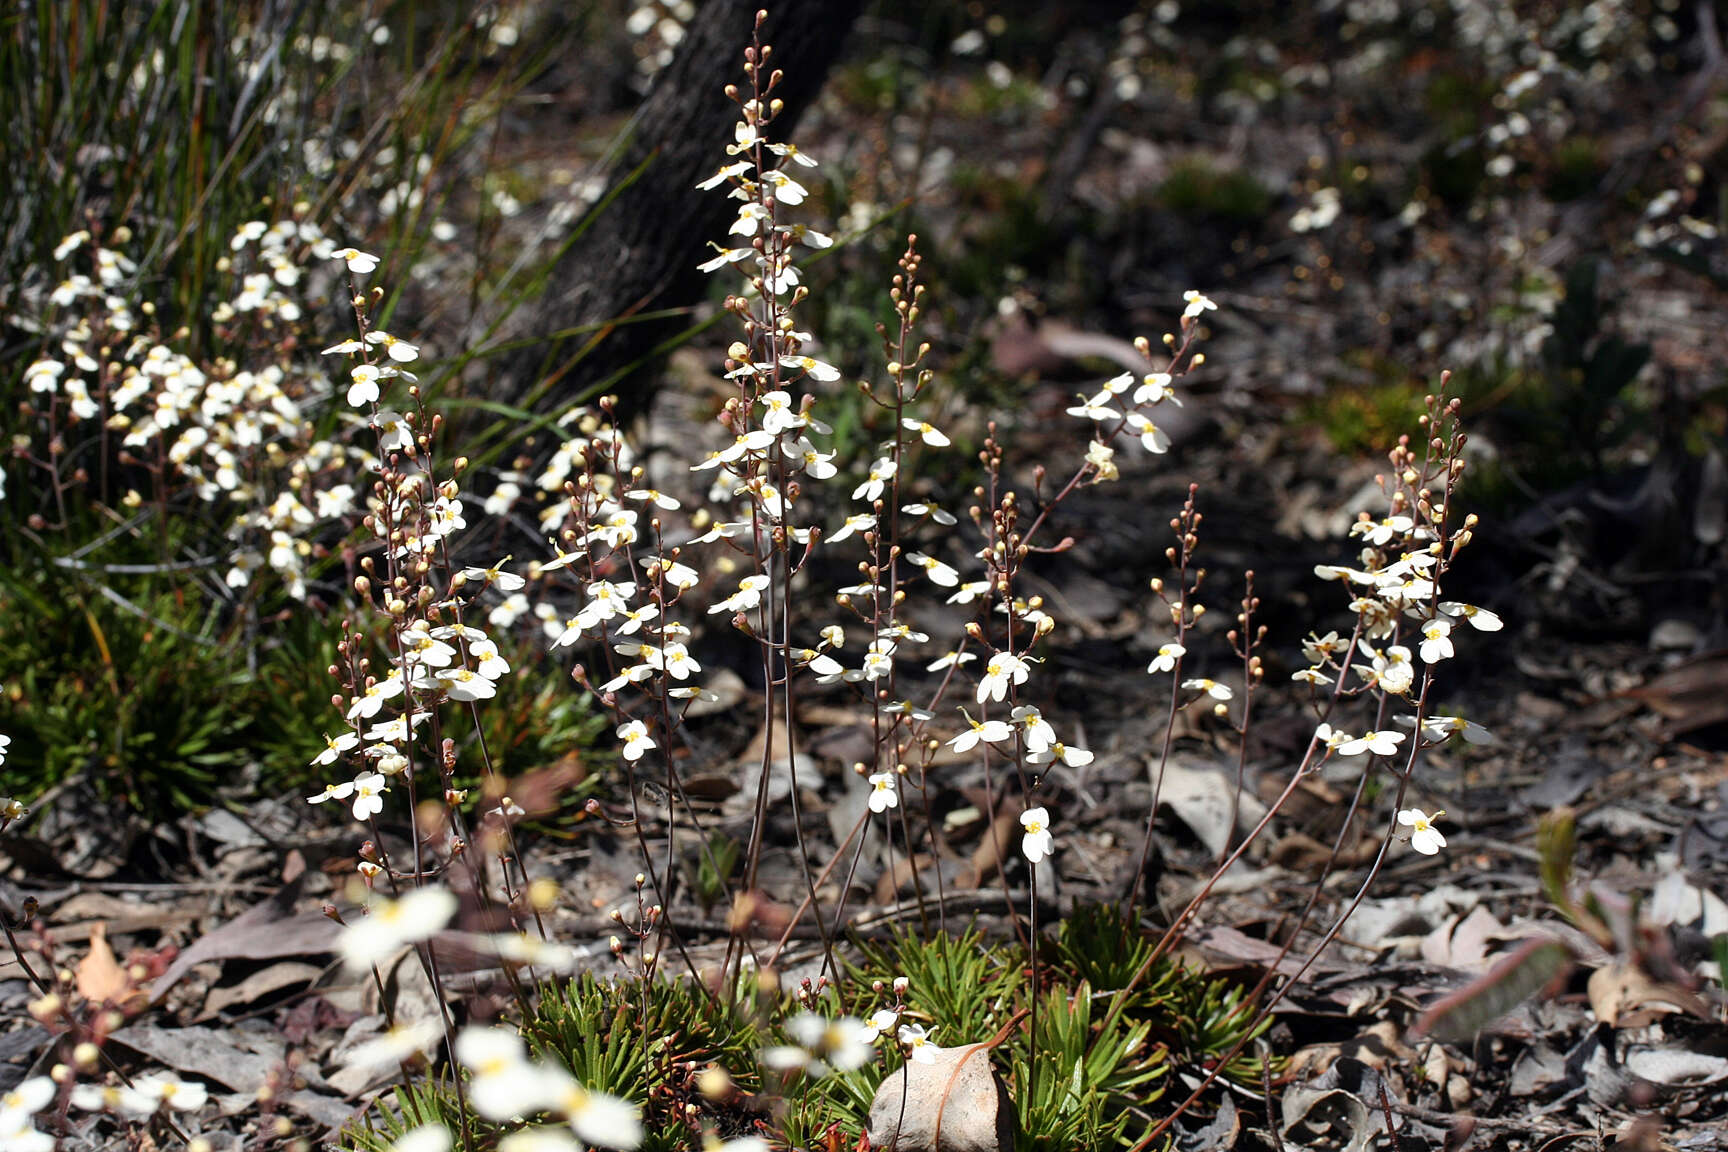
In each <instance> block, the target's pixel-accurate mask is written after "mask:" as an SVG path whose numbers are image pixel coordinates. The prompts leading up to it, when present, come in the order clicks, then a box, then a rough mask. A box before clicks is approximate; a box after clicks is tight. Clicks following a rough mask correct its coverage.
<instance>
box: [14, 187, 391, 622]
mask: <svg viewBox="0 0 1728 1152" xmlns="http://www.w3.org/2000/svg"><path fill="white" fill-rule="evenodd" d="M128 238H129V237H128V234H127V232H126V231H125V230H124V229H120V230H117V231H116V232H115V233H114V235H113V236H112V237H110V238H109V241H108V243H104V242H102V241H101V240H99V239H98V238H96V237H95V236H93V235H92V234H91V233H90V232H88V231H80V232H76V233H74V234H72V235H71V236H68V237H67V238H66V239H65V240H64V241H63V242H62V243H61V244H60V245H59V247H58V248H57V249H56V250H55V257H56V259H57V260H59V261H60V262H61V264H62V269H61V270H62V271H64V272H65V273H66V274H65V276H64V278H63V279H61V280H60V282H59V284H58V285H57V286H56V287H55V288H54V290H53V291H52V292H50V293H48V295H47V297H46V299H45V300H43V301H41V302H40V303H41V305H42V307H43V308H44V315H43V317H42V318H41V320H40V321H39V325H40V326H41V327H42V329H43V330H44V331H47V332H50V333H53V336H52V338H51V339H50V340H49V342H48V343H47V344H46V345H45V346H44V348H43V351H42V353H41V354H40V355H39V356H38V357H37V359H35V360H34V361H32V362H31V363H30V364H29V365H28V366H27V367H26V368H25V371H24V378H25V386H26V389H27V391H28V393H29V396H30V399H31V402H32V404H33V406H34V415H35V426H36V428H37V429H38V430H39V435H38V436H35V437H32V444H31V447H30V449H29V451H28V452H27V453H26V454H25V458H26V459H28V460H29V461H30V462H31V463H33V464H34V465H35V466H36V468H37V470H38V473H39V474H40V475H41V476H43V477H44V478H45V482H46V483H47V484H48V485H49V486H50V487H55V488H64V487H65V486H66V485H67V484H68V482H69V480H70V479H71V478H72V477H74V476H75V475H76V474H77V470H78V469H79V468H84V469H86V470H89V471H94V470H95V469H94V467H93V465H94V463H95V462H96V460H97V459H98V458H100V460H101V461H102V462H103V463H104V464H106V462H107V459H108V454H109V453H111V452H112V453H114V454H115V456H116V458H117V460H118V461H119V463H121V464H132V465H137V466H138V467H140V468H141V469H142V470H143V472H144V473H146V474H148V475H150V476H151V477H152V482H153V484H154V485H155V491H152V492H140V491H138V490H137V489H131V490H128V491H126V492H124V493H121V494H120V498H121V501H122V503H124V504H125V505H127V506H129V507H138V506H140V505H143V504H144V503H145V502H146V501H148V502H150V503H151V504H159V505H162V506H164V507H167V506H173V505H174V504H175V501H176V500H177V499H178V498H179V496H180V494H182V493H184V494H185V496H186V498H187V499H189V500H190V501H192V502H193V503H194V506H195V507H199V508H202V507H207V506H215V507H219V508H223V509H232V510H233V517H234V518H233V520H232V522H231V523H230V524H229V526H228V528H227V533H226V534H227V536H228V538H229V539H230V540H231V541H232V542H233V548H232V551H231V553H230V554H229V567H228V569H227V573H226V582H227V584H228V586H229V587H231V588H235V589H240V588H244V587H245V586H247V585H248V584H250V583H251V581H252V579H253V575H254V573H256V572H257V571H258V570H259V569H261V568H266V567H267V568H269V569H271V570H273V571H275V572H276V573H277V574H278V575H279V576H280V577H281V579H282V581H283V583H284V585H285V587H286V588H287V590H288V592H289V594H290V595H292V596H294V597H295V598H297V599H298V598H304V597H305V595H306V593H307V587H306V576H307V568H308V561H309V559H310V557H311V554H312V551H313V546H312V541H313V540H314V539H315V537H316V529H317V528H318V527H320V526H324V525H331V524H336V523H341V522H343V521H344V520H345V518H346V517H347V516H348V515H349V513H350V512H351V511H352V509H353V507H354V503H355V492H354V489H353V487H352V486H351V485H349V484H348V483H347V482H346V481H345V479H344V477H346V476H347V475H349V474H350V473H351V471H352V470H353V469H355V468H357V467H358V468H364V467H368V466H369V465H370V464H371V463H372V458H371V457H370V455H369V453H367V452H366V451H365V450H364V449H362V448H358V447H351V446H349V445H347V444H345V443H343V442H342V441H340V440H337V441H331V440H323V439H318V438H317V437H316V436H315V435H314V434H313V432H312V428H313V421H314V417H315V416H316V414H317V412H318V411H319V409H320V408H321V406H322V404H323V401H324V397H325V393H324V387H325V383H326V382H325V381H324V380H323V379H322V378H321V377H319V376H318V375H317V374H316V373H309V372H307V371H306V370H305V368H304V366H302V365H300V364H298V363H297V362H296V361H295V360H294V359H293V357H292V349H293V347H294V343H295V340H294V335H295V332H294V329H295V328H296V327H297V325H298V324H299V323H300V322H301V321H302V320H303V319H304V316H305V315H306V311H307V307H308V305H307V303H306V301H307V300H308V299H311V298H315V297H316V295H317V294H318V293H319V292H320V291H322V290H323V288H324V287H326V286H327V285H328V282H329V277H328V276H321V275H318V274H317V269H318V268H319V266H320V262H321V261H322V260H323V259H324V258H325V257H327V256H328V255H330V254H331V252H332V250H333V248H334V245H333V244H332V243H331V241H330V240H329V239H328V238H327V237H325V236H324V234H323V233H322V231H321V230H320V229H319V228H318V227H317V226H316V225H315V224H312V223H311V222H310V221H307V220H305V219H300V218H295V219H288V220H281V221H277V222H276V223H274V224H267V223H265V222H264V221H261V220H255V221H250V222H247V223H245V224H243V225H241V226H240V228H239V229H238V230H237V232H236V233H235V235H234V238H233V240H232V242H231V243H230V251H229V254H228V256H227V257H226V258H225V259H224V261H223V270H224V271H225V272H227V273H228V274H229V275H231V276H232V277H233V280H234V285H235V291H234V294H233V296H232V297H231V298H230V299H228V300H226V301H224V302H222V303H220V304H219V305H218V306H217V308H216V309H215V312H214V314H213V316H212V319H213V321H214V322H215V327H216V332H217V335H218V337H219V338H220V339H222V340H223V341H225V342H226V343H227V344H229V345H231V346H235V347H238V348H240V349H243V350H244V355H243V356H241V357H239V358H230V357H219V358H216V359H213V360H210V361H202V362H201V361H196V360H194V359H192V358H191V357H190V356H188V355H187V354H186V353H184V352H182V351H180V350H178V349H177V348H176V347H175V343H176V342H177V341H176V340H174V339H163V338H160V337H159V336H158V335H156V334H154V333H153V330H152V321H153V317H154V310H153V309H151V308H149V307H148V306H146V307H145V308H143V309H142V315H140V314H138V313H135V312H134V311H133V310H132V308H131V307H130V306H129V305H128V304H127V303H126V295H127V294H129V293H130V292H132V291H133V290H134V289H135V288H136V285H135V283H134V278H135V275H136V272H137V269H136V266H135V265H134V263H133V261H132V260H131V259H129V258H128V257H127V256H126V255H125V254H124V253H123V251H122V249H121V246H122V245H124V244H125V242H126V241H127V239H128ZM109 244H112V245H114V246H112V247H111V246H109ZM79 262H82V263H83V264H84V266H86V267H88V268H89V271H88V272H79V271H71V270H70V269H71V266H72V265H74V264H75V263H79ZM84 428H89V429H94V430H95V432H94V434H92V435H83V436H80V437H79V438H78V439H77V440H76V441H71V440H69V439H68V436H67V433H69V432H71V431H72V430H74V429H84ZM38 445H39V446H40V447H37V446H38ZM69 445H73V446H69ZM79 445H81V446H82V447H79ZM92 453H94V454H95V455H94V456H92V455H91V454H92ZM103 474H104V475H106V474H107V473H106V471H104V473H103ZM3 496H4V488H3V486H0V497H3ZM196 514H199V515H204V514H206V513H203V512H199V513H196Z"/></svg>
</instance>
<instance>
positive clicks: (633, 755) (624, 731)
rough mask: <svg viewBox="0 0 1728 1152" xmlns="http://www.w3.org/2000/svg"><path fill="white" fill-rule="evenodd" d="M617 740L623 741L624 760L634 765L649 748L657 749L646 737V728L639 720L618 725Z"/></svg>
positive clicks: (647, 736)
mask: <svg viewBox="0 0 1728 1152" xmlns="http://www.w3.org/2000/svg"><path fill="white" fill-rule="evenodd" d="M618 739H620V740H622V741H624V759H626V760H628V761H630V762H632V763H634V762H636V761H637V760H640V759H642V757H643V755H644V754H646V753H647V751H648V750H649V749H650V748H654V747H657V745H656V744H655V743H654V741H653V740H652V739H651V738H650V737H649V735H648V726H647V725H646V724H644V723H642V721H640V720H631V721H629V722H627V723H624V724H620V725H618Z"/></svg>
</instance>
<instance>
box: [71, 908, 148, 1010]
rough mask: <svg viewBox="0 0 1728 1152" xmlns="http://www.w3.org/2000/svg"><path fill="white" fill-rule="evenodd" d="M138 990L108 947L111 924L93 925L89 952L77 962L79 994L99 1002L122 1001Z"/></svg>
mask: <svg viewBox="0 0 1728 1152" xmlns="http://www.w3.org/2000/svg"><path fill="white" fill-rule="evenodd" d="M135 992H136V989H134V988H133V986H132V980H131V977H129V976H127V975H126V969H124V968H122V967H121V966H120V962H119V961H118V960H116V959H114V949H112V948H110V947H109V946H108V926H107V925H106V924H102V923H100V922H98V923H96V924H92V925H91V926H90V951H89V952H88V953H87V954H86V955H85V957H84V959H83V960H82V961H80V962H79V964H78V994H79V995H80V996H82V997H84V998H85V999H86V1000H89V1001H91V1002H92V1003H96V1004H115V1005H118V1004H121V1003H123V1002H124V1001H125V1000H127V999H128V998H130V996H132V995H133V994H134V993H135Z"/></svg>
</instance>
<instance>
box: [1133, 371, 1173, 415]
mask: <svg viewBox="0 0 1728 1152" xmlns="http://www.w3.org/2000/svg"><path fill="white" fill-rule="evenodd" d="M1170 384H1171V378H1170V373H1168V372H1148V373H1147V374H1146V375H1144V376H1142V377H1141V378H1140V387H1138V388H1136V389H1134V397H1133V399H1134V403H1136V404H1159V403H1162V402H1163V401H1165V400H1168V401H1170V402H1171V403H1172V404H1174V405H1176V406H1177V407H1178V408H1180V407H1181V406H1182V401H1180V400H1178V399H1177V398H1176V393H1175V392H1173V391H1171V388H1170Z"/></svg>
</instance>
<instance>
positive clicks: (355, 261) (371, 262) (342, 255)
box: [330, 248, 378, 276]
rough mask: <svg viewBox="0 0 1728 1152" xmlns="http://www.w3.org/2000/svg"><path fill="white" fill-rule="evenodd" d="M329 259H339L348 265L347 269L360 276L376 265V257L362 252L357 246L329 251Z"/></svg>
mask: <svg viewBox="0 0 1728 1152" xmlns="http://www.w3.org/2000/svg"><path fill="white" fill-rule="evenodd" d="M330 259H332V260H341V261H342V262H344V263H345V264H347V265H348V271H350V272H355V273H358V274H359V275H361V276H364V275H366V274H367V273H368V272H371V271H373V270H374V269H376V268H377V267H378V257H376V256H373V255H371V254H370V253H367V252H362V251H360V249H358V248H338V249H336V250H335V251H334V252H332V253H330Z"/></svg>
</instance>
